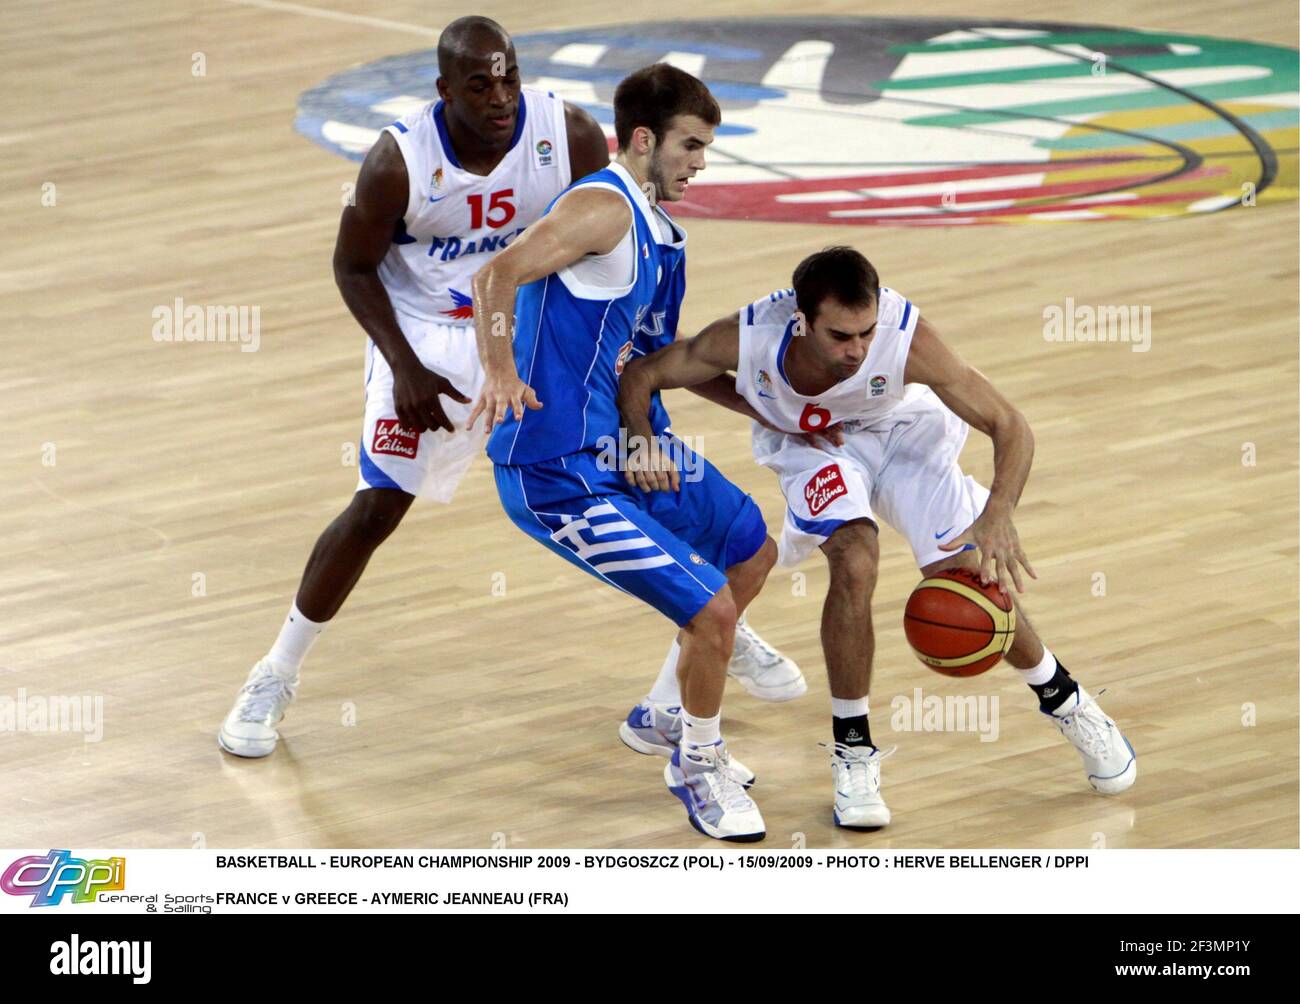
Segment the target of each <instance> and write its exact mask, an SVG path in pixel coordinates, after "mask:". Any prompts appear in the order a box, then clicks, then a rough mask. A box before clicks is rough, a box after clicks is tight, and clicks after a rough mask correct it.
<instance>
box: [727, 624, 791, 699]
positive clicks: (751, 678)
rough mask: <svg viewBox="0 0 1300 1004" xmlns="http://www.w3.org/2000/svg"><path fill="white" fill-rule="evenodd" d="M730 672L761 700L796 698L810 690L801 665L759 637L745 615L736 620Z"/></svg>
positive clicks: (729, 666) (729, 664)
mask: <svg viewBox="0 0 1300 1004" xmlns="http://www.w3.org/2000/svg"><path fill="white" fill-rule="evenodd" d="M727 675H728V676H732V677H734V678H735V679H736V681H737V682H738V683H739V684H740V685H741V686H742V687H744V688H745V690H746V691H747V692H748V693H749V694H750V695H751V696H753V697H757V698H758V699H759V700H761V701H793V700H794V699H795V698H796V697H802V696H803V695H804V694H805V693H807V691H808V681H807V680H805V679H804V678H803V673H801V672H800V671H799V667H798V666H796V665H795V664H794V662H792V661H791V660H790V659H787V658H786V657H785V656H784V655H782V654H781V653H780V652H778V651H777V650H776V649H774V648H773V647H772V646H771V645H769V644H768V643H767V642H765V641H764V640H763V639H762V638H760V637H759V636H758V633H757V632H756V631H755V630H754V629H753V628H752V627H750V626H749V624H748V623H747V622H746V621H745V618H743V617H742V618H740V620H739V621H737V622H736V647H735V648H734V649H732V652H731V662H730V663H728V665H727Z"/></svg>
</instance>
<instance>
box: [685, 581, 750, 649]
mask: <svg viewBox="0 0 1300 1004" xmlns="http://www.w3.org/2000/svg"><path fill="white" fill-rule="evenodd" d="M738 617H739V614H738V613H737V611H736V600H735V598H734V597H733V596H732V595H731V589H730V588H729V587H727V586H723V587H722V589H720V590H719V591H718V592H717V593H715V594H714V595H713V599H711V600H709V602H708V603H706V604H704V606H703V607H702V608H701V609H700V612H699V613H697V614H696V615H695V616H694V617H692V618H691V621H690V623H689V624H687V625H686V630H687V631H689V632H690V633H691V634H692V635H693V636H694V638H695V639H696V640H697V641H698V642H701V643H704V644H710V645H715V646H717V647H718V648H719V649H720V650H722V651H725V652H726V653H728V654H730V652H731V643H732V641H733V639H734V636H735V633H736V620H737V618H738Z"/></svg>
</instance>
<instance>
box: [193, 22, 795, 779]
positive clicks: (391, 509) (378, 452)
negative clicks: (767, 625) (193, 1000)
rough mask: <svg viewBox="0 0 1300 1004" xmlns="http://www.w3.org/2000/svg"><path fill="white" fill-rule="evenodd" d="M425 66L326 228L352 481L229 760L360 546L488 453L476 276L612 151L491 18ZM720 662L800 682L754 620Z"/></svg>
mask: <svg viewBox="0 0 1300 1004" xmlns="http://www.w3.org/2000/svg"><path fill="white" fill-rule="evenodd" d="M438 72H439V77H438V81H437V86H438V94H439V96H440V98H441V100H439V101H437V102H436V103H432V104H429V105H426V106H424V107H422V108H421V109H420V110H419V111H416V112H413V113H411V114H410V115H407V116H406V117H405V118H403V119H401V120H399V121H397V122H394V123H393V124H392V125H390V126H388V127H387V128H385V129H384V131H383V132H382V133H381V134H380V136H379V139H378V140H377V141H376V143H375V145H374V146H373V147H372V148H371V150H370V152H369V153H368V154H367V156H366V160H365V163H364V164H362V167H361V172H360V174H359V176H358V178H357V186H356V199H355V205H352V206H348V207H347V208H345V209H344V211H343V217H342V220H341V221H340V224H339V234H338V241H337V244H336V246H335V251H334V275H335V279H336V281H337V283H338V286H339V290H340V292H341V293H342V294H343V299H344V301H345V302H346V303H347V305H348V308H349V309H350V310H351V311H352V314H353V316H354V317H355V318H356V319H357V322H358V323H359V324H360V325H361V327H362V328H363V329H364V330H365V332H366V334H367V335H368V336H369V339H368V341H367V345H366V363H365V398H366V405H365V421H364V424H363V427H362V436H361V450H360V454H359V460H360V464H359V466H360V477H359V479H358V483H357V487H356V493H355V494H354V495H353V497H352V501H351V503H350V504H349V505H348V507H347V508H346V509H345V510H344V511H343V512H342V513H341V514H340V515H339V516H338V517H337V518H335V520H334V521H333V522H332V523H331V524H330V525H329V527H327V528H326V530H325V531H324V533H322V534H321V536H320V538H319V539H318V540H317V542H316V546H315V547H314V548H313V550H312V553H311V557H310V558H309V559H308V561H307V567H306V570H305V571H304V572H303V577H302V582H301V584H300V586H299V588H298V593H297V597H296V599H295V602H294V604H293V606H292V608H291V609H290V611H289V614H288V617H287V618H286V619H285V622H284V625H283V627H282V628H281V630H280V634H279V636H278V637H277V639H276V641H275V643H274V645H272V647H271V649H270V650H269V651H268V652H267V654H266V656H265V657H263V658H262V659H261V660H259V661H258V662H257V663H256V665H254V667H253V670H252V672H251V673H250V674H249V676H248V679H247V681H246V682H245V684H244V686H243V688H241V690H240V692H239V695H238V696H237V698H236V701H235V704H234V707H233V708H232V709H231V711H230V713H229V714H228V715H227V717H226V719H225V722H224V723H223V725H222V728H221V730H220V732H219V734H218V740H219V742H220V744H221V746H222V748H223V749H225V750H226V751H227V752H230V753H234V754H236V755H238V756H245V757H261V756H266V755H268V754H270V753H271V752H273V751H274V749H275V744H276V741H277V740H278V738H279V736H278V734H277V733H276V731H275V724H276V723H277V722H278V721H279V720H280V718H281V717H283V715H284V712H285V709H286V708H287V707H288V705H289V703H290V702H291V701H292V700H293V698H294V696H295V695H296V692H297V687H298V676H299V669H300V667H301V665H302V662H303V659H304V657H305V656H306V654H307V651H308V649H309V648H310V647H311V645H312V644H313V643H314V642H315V640H316V638H317V636H318V635H319V634H320V633H321V631H322V630H323V628H324V626H325V624H326V623H327V622H328V621H329V620H330V619H332V618H333V617H334V615H335V614H336V613H337V612H338V610H339V608H340V607H341V606H342V605H343V602H344V600H346V599H347V596H348V594H349V593H350V592H351V591H352V588H353V587H354V586H355V585H356V583H357V581H358V580H359V579H360V577H361V573H362V572H363V570H364V569H365V567H366V563H367V562H368V561H369V560H370V556H371V555H372V554H373V553H374V551H375V549H376V548H378V547H379V545H380V544H381V543H383V541H384V540H385V539H387V537H388V536H389V534H391V533H392V532H393V530H394V529H395V528H396V527H397V524H398V523H399V522H400V521H401V519H402V517H403V516H404V515H405V514H406V511H407V509H408V508H409V507H410V505H411V503H412V502H413V501H414V500H415V499H416V498H417V497H420V498H425V499H432V500H434V501H438V502H444V503H445V502H450V501H451V499H452V496H453V495H454V493H455V491H456V487H457V485H458V484H459V482H460V480H461V479H462V477H463V476H464V474H465V472H466V470H467V469H468V467H469V465H470V462H471V461H472V460H473V458H474V457H475V456H476V455H478V454H480V453H482V452H483V450H484V446H485V444H486V440H487V437H486V434H485V433H484V432H483V431H481V430H480V431H478V432H474V431H472V430H466V429H465V420H466V418H467V417H468V415H469V410H470V402H471V401H472V400H473V398H474V397H475V396H476V395H477V394H478V393H479V390H480V387H481V386H482V383H483V370H482V367H481V366H480V363H479V358H478V351H477V348H476V344H475V335H474V328H473V309H472V304H471V282H472V280H473V277H474V273H475V272H476V271H478V269H479V268H480V267H481V266H482V265H483V263H484V262H486V261H487V260H489V259H490V258H491V257H492V256H493V255H494V254H496V253H497V252H499V251H500V250H502V249H504V248H505V247H508V246H509V244H510V242H511V241H512V240H513V239H514V238H515V237H517V236H518V235H519V234H520V233H521V232H522V231H523V229H524V228H525V227H527V226H529V225H530V224H532V223H533V222H535V221H536V220H537V219H539V218H540V217H541V215H542V214H543V212H544V211H545V209H546V207H547V206H548V205H549V204H550V202H551V200H552V199H553V198H555V196H557V195H558V194H559V193H560V192H562V191H564V189H565V188H566V187H568V185H569V184H570V182H572V181H574V180H576V179H577V178H581V177H584V176H586V175H588V174H591V173H594V172H596V171H599V170H601V169H603V168H604V167H605V166H606V165H608V163H609V145H608V142H607V140H606V138H605V134H604V132H603V130H602V129H601V128H600V126H599V125H598V124H597V123H596V121H595V120H594V119H593V118H592V117H591V116H590V115H589V114H587V112H585V111H583V110H582V109H581V108H578V107H576V106H574V105H571V104H569V103H567V102H565V101H563V100H561V99H560V98H558V97H555V96H554V95H553V94H550V93H548V92H545V91H537V90H532V89H525V88H523V87H522V86H521V84H520V75H519V66H518V63H517V60H516V57H515V49H514V44H513V42H511V40H510V36H509V35H508V34H507V33H506V32H505V30H504V29H503V28H502V27H501V26H500V25H498V24H497V23H496V22H495V21H492V20H490V19H488V18H485V17H463V18H460V19H459V20H456V21H453V22H452V23H451V24H450V25H448V26H447V28H446V29H445V30H444V31H443V32H442V34H441V36H440V37H439V39H438ZM739 635H740V632H738V636H739ZM730 668H731V671H732V673H733V675H734V676H736V678H737V679H738V680H739V682H740V683H741V684H742V685H743V686H745V687H746V689H748V690H750V691H751V692H756V693H758V696H765V695H764V694H763V693H762V692H761V691H762V689H763V688H764V687H765V686H768V687H770V686H772V684H773V683H774V682H775V683H776V684H778V685H781V684H785V685H787V686H788V684H789V681H790V680H791V679H792V678H797V683H798V684H799V685H801V686H802V685H803V682H804V681H803V677H802V674H800V673H799V671H798V668H797V667H796V666H794V664H793V663H791V662H790V661H789V660H788V659H786V658H785V657H784V656H782V655H781V654H780V653H779V652H776V651H775V650H773V649H772V648H771V647H770V646H768V645H767V644H766V643H765V642H763V640H762V639H761V638H759V637H758V636H757V635H756V634H755V633H754V632H753V631H752V630H749V631H747V632H746V633H745V634H744V635H743V636H739V637H738V640H737V644H736V650H735V653H734V655H733V660H732V664H731V667H730ZM755 688H757V690H755ZM768 699H772V698H770V697H769V698H768Z"/></svg>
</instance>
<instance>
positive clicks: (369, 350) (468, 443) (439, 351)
mask: <svg viewBox="0 0 1300 1004" xmlns="http://www.w3.org/2000/svg"><path fill="white" fill-rule="evenodd" d="M397 320H398V324H399V325H400V326H401V328H402V332H403V334H405V335H406V340H407V341H408V342H410V343H411V348H413V349H414V350H415V354H416V355H417V356H418V357H419V359H420V362H422V363H423V364H424V365H425V366H426V367H427V368H428V369H431V370H433V371H434V372H435V373H438V374H440V375H441V376H444V377H446V378H447V379H448V380H449V381H451V384H452V386H453V387H455V388H456V389H457V390H458V391H460V392H461V393H462V394H464V395H465V396H466V397H468V398H469V399H470V401H471V403H470V404H461V403H460V402H459V401H454V400H452V399H451V398H449V397H445V396H440V397H439V398H438V400H439V402H440V403H441V404H442V410H443V412H444V413H446V415H447V417H448V418H449V419H451V421H452V424H453V425H454V426H455V430H456V431H455V432H447V431H446V430H445V429H434V430H431V431H426V432H421V433H418V434H417V433H416V432H415V430H413V429H407V428H405V427H403V426H402V425H401V424H400V423H399V422H398V421H397V409H396V407H395V406H394V404H393V371H392V370H391V369H390V368H389V366H388V360H386V359H385V358H384V356H383V353H382V352H380V351H379V349H377V348H376V347H375V343H374V342H372V341H370V340H369V339H367V341H366V417H365V423H364V425H363V426H362V430H361V455H360V464H359V466H360V468H361V476H360V478H359V479H358V482H357V491H364V490H366V489H367V488H400V489H401V490H402V491H404V492H407V493H409V494H411V495H414V496H416V497H417V498H425V499H432V500H433V501H435V502H450V501H451V499H452V496H453V495H455V493H456V486H457V485H458V484H460V480H461V478H463V477H464V476H465V472H466V471H467V470H469V465H470V464H471V463H472V462H473V460H474V458H475V457H476V456H478V455H479V454H481V453H482V452H483V451H484V450H485V449H486V447H487V433H486V432H485V431H484V430H483V428H482V426H483V424H484V423H483V421H482V419H481V418H480V420H479V422H478V426H479V427H478V428H476V429H475V430H474V431H473V432H466V431H465V421H466V419H468V418H469V413H470V411H471V409H472V408H473V404H472V402H473V401H474V400H475V399H476V398H477V397H478V394H479V391H480V390H482V388H483V367H482V366H481V365H480V364H479V358H478V346H477V345H476V344H475V342H474V329H473V327H471V326H470V325H466V324H435V323H431V322H429V321H417V320H414V319H412V318H409V317H405V316H403V315H401V314H399V315H398V318H397Z"/></svg>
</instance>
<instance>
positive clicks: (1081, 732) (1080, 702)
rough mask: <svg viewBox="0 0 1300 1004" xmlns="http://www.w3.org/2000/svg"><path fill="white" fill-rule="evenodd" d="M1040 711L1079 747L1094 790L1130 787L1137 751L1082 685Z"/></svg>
mask: <svg viewBox="0 0 1300 1004" xmlns="http://www.w3.org/2000/svg"><path fill="white" fill-rule="evenodd" d="M1101 693H1103V694H1104V693H1105V691H1104V690H1103V691H1102V692H1101ZM1099 696H1100V695H1099ZM1040 710H1041V709H1040ZM1043 713H1044V714H1045V715H1047V716H1048V717H1049V718H1051V719H1052V721H1053V722H1054V723H1055V725H1056V727H1057V728H1058V729H1060V731H1061V735H1063V736H1065V738H1066V739H1068V740H1070V742H1071V743H1072V744H1073V745H1074V748H1075V749H1077V750H1078V751H1079V755H1080V756H1081V757H1083V769H1084V773H1086V774H1087V775H1088V783H1089V784H1091V785H1092V786H1093V787H1094V788H1095V789H1097V791H1099V792H1101V793H1102V794H1103V795H1118V794H1119V793H1120V792H1123V791H1127V790H1128V789H1129V788H1131V787H1133V782H1134V781H1136V780H1137V754H1136V753H1134V752H1133V746H1132V745H1131V744H1130V743H1129V741H1128V740H1127V739H1125V738H1124V734H1123V733H1122V732H1120V730H1119V726H1117V725H1116V724H1115V722H1114V720H1113V719H1112V718H1111V717H1110V716H1109V715H1107V714H1106V712H1104V711H1102V710H1101V706H1100V705H1099V704H1098V703H1097V699H1096V698H1095V697H1093V696H1092V695H1091V694H1089V693H1088V692H1087V691H1086V690H1084V689H1083V687H1079V689H1078V691H1077V692H1076V693H1074V694H1072V695H1071V696H1070V697H1068V698H1066V701H1065V703H1064V704H1062V705H1061V706H1060V707H1059V708H1057V709H1056V710H1055V711H1045V712H1043Z"/></svg>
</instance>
